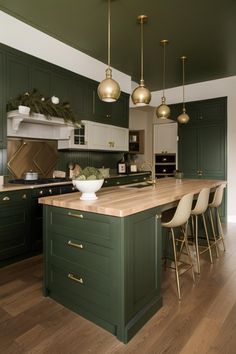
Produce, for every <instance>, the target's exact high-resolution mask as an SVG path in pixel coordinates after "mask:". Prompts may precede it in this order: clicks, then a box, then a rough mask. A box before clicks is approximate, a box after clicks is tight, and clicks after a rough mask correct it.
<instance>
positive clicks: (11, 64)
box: [7, 53, 30, 99]
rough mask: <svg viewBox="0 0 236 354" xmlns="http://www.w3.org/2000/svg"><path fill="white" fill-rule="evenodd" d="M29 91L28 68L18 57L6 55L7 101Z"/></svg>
mask: <svg viewBox="0 0 236 354" xmlns="http://www.w3.org/2000/svg"><path fill="white" fill-rule="evenodd" d="M29 90H30V67H29V64H28V63H27V62H26V61H25V60H24V59H23V58H22V57H20V56H17V55H13V54H9V53H8V54H7V99H9V98H14V97H16V96H18V95H19V94H22V93H25V92H28V91H29Z"/></svg>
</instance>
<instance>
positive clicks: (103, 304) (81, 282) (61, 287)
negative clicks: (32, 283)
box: [48, 262, 114, 321]
mask: <svg viewBox="0 0 236 354" xmlns="http://www.w3.org/2000/svg"><path fill="white" fill-rule="evenodd" d="M109 283H111V282H110V281H108V280H107V279H105V278H102V277H101V276H99V274H97V273H96V272H94V273H93V272H89V271H87V270H86V269H83V268H79V267H77V268H76V267H75V266H74V265H72V264H70V263H67V262H64V263H63V264H61V265H60V266H59V265H58V264H55V263H53V264H51V265H50V279H49V284H48V285H49V289H48V290H49V295H50V296H52V297H53V296H55V297H56V298H59V299H61V300H62V302H63V303H66V304H67V305H70V304H71V305H73V306H74V307H77V308H78V310H79V311H82V313H83V314H84V313H91V314H93V316H94V315H95V316H97V317H99V318H102V319H104V320H107V321H112V318H113V309H112V306H114V304H112V301H111V299H112V297H111V294H110V289H109V287H108V284H109Z"/></svg>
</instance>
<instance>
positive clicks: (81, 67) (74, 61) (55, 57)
mask: <svg viewBox="0 0 236 354" xmlns="http://www.w3.org/2000/svg"><path fill="white" fill-rule="evenodd" d="M0 23H1V31H0V42H1V43H3V44H6V45H8V46H10V47H13V48H15V49H18V50H21V51H23V52H25V53H28V54H31V55H34V56H35V57H38V58H40V59H43V60H46V61H49V62H50V63H53V64H56V65H59V66H61V67H63V68H66V69H68V70H71V71H73V72H75V73H77V74H80V75H83V76H85V77H88V78H90V79H93V80H96V81H98V82H100V81H101V80H103V79H104V78H105V69H106V67H107V66H106V65H105V64H103V63H102V62H100V61H98V60H96V59H94V58H92V57H90V56H88V55H86V54H84V53H82V52H80V51H79V50H77V49H74V48H72V47H70V46H69V45H66V44H64V43H62V42H60V41H58V40H57V39H55V38H52V37H50V36H48V35H47V34H45V33H43V32H41V31H39V30H37V29H35V28H33V27H31V26H29V25H27V24H25V23H23V22H21V21H19V20H17V19H15V18H14V17H12V16H10V15H7V14H6V13H4V12H2V11H0ZM112 72H113V78H114V79H115V80H116V81H117V82H119V84H120V87H121V90H122V91H124V92H127V93H130V92H131V77H130V76H129V75H126V74H124V73H122V72H121V71H118V70H115V69H113V71H112Z"/></svg>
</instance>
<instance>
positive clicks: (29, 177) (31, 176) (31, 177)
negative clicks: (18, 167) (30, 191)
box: [24, 171, 39, 181]
mask: <svg viewBox="0 0 236 354" xmlns="http://www.w3.org/2000/svg"><path fill="white" fill-rule="evenodd" d="M38 177H39V176H38V172H33V171H28V172H26V173H25V177H24V179H25V180H26V181H35V180H36V179H38Z"/></svg>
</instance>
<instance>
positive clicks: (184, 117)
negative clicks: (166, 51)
mask: <svg viewBox="0 0 236 354" xmlns="http://www.w3.org/2000/svg"><path fill="white" fill-rule="evenodd" d="M180 59H181V61H182V67H183V112H182V113H181V114H180V115H179V116H178V117H177V121H178V122H179V123H180V124H186V123H188V121H189V116H188V114H187V113H186V109H185V97H184V80H185V72H184V63H185V61H186V59H187V57H185V56H183V57H181V58H180Z"/></svg>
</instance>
